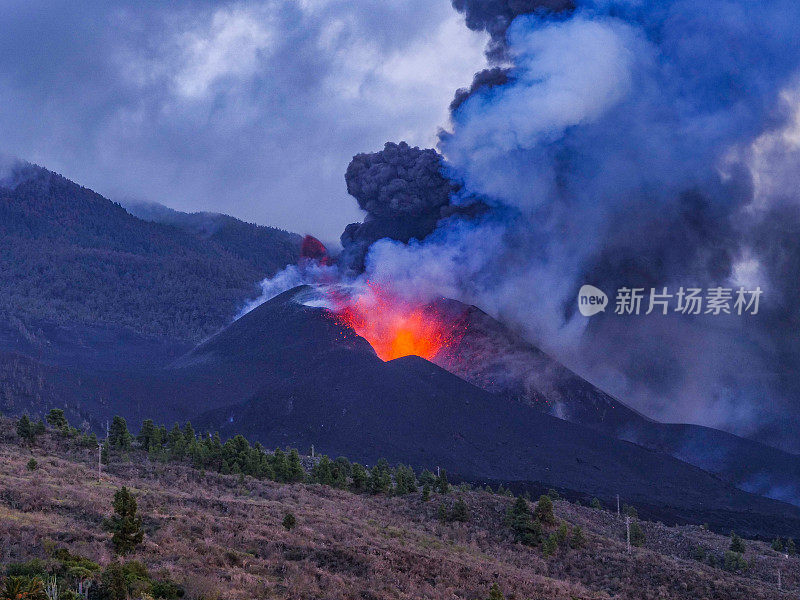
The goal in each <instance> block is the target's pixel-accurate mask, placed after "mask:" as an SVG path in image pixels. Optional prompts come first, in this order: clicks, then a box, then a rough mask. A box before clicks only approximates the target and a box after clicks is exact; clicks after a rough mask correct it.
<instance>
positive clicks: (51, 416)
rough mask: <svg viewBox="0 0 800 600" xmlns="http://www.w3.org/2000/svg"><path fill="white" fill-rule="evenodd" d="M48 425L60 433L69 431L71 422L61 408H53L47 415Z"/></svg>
mask: <svg viewBox="0 0 800 600" xmlns="http://www.w3.org/2000/svg"><path fill="white" fill-rule="evenodd" d="M47 424H48V425H50V427H52V428H54V429H58V430H59V431H66V430H68V429H69V422H68V421H67V417H65V416H64V411H63V410H61V409H60V408H52V409H50V412H49V413H47Z"/></svg>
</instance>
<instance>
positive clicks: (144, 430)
mask: <svg viewBox="0 0 800 600" xmlns="http://www.w3.org/2000/svg"><path fill="white" fill-rule="evenodd" d="M156 431H157V430H156V426H155V423H153V420H152V419H146V420H145V421H143V422H142V426H141V427H140V428H139V435H137V436H136V441H137V442H138V443H139V446H140V447H141V448H142V449H143V450H144V451H145V452H149V451H150V449H151V444H152V442H153V440H154V439H155V437H156Z"/></svg>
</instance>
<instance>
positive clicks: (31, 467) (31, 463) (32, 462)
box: [25, 458, 39, 471]
mask: <svg viewBox="0 0 800 600" xmlns="http://www.w3.org/2000/svg"><path fill="white" fill-rule="evenodd" d="M25 466H26V467H27V468H28V471H35V470H36V469H38V468H39V463H38V462H36V459H35V458H32V459H30V460H29V461H28V464H27V465H25Z"/></svg>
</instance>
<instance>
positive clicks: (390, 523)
mask: <svg viewBox="0 0 800 600" xmlns="http://www.w3.org/2000/svg"><path fill="white" fill-rule="evenodd" d="M32 456H33V457H35V458H36V460H37V461H38V463H39V467H38V469H37V470H35V471H30V470H28V469H27V468H26V463H27V462H28V461H29V459H30V458H31V457H32ZM105 469H106V470H105V474H104V477H103V480H102V482H98V481H97V474H96V451H94V450H92V449H80V448H78V447H77V446H75V443H74V442H73V441H70V440H66V439H64V438H63V437H61V436H60V435H59V434H54V433H48V434H46V435H44V436H42V437H41V438H39V440H38V441H37V443H36V445H35V446H34V447H33V448H32V449H27V448H23V447H21V446H20V444H19V440H17V439H16V437H15V435H14V433H13V431H12V424H11V422H10V421H9V420H7V419H0V574H2V572H3V566H4V565H7V564H9V563H18V562H22V561H27V560H30V559H33V558H46V547H47V545H48V544H50V545H51V546H52V545H56V546H61V547H66V548H67V549H68V550H69V551H70V552H71V553H73V554H80V555H82V556H86V557H88V558H90V559H92V560H94V561H97V562H99V563H100V564H101V565H107V564H108V563H109V562H110V560H111V558H112V555H111V546H110V544H109V537H110V536H109V534H108V533H107V532H106V531H105V530H104V529H103V527H102V521H103V519H104V518H105V517H107V516H109V514H110V511H111V508H110V507H111V499H112V497H113V494H114V492H115V491H116V490H117V489H119V488H120V486H122V485H126V486H128V487H129V488H130V489H131V490H132V491H133V493H134V494H135V495H136V497H137V500H138V504H139V512H140V513H141V514H142V516H143V518H144V527H145V531H146V535H145V540H144V544H143V545H142V546H141V547H140V549H138V550H137V552H136V553H135V554H133V555H132V556H129V557H127V560H139V561H142V562H143V563H144V564H145V565H146V567H147V568H148V569H149V570H150V572H151V573H158V574H163V575H164V576H169V577H170V578H171V579H173V580H175V581H177V582H178V583H180V584H182V585H183V586H184V588H185V589H186V598H187V600H196V599H198V598H206V599H209V598H225V599H230V600H238V599H242V600H244V599H248V600H249V599H251V598H281V599H283V598H286V599H288V598H293V599H306V598H309V599H310V598H320V597H325V598H331V599H339V598H341V599H345V598H346V599H352V598H365V599H372V600H379V599H384V598H387V599H388V598H395V599H416V598H430V599H432V600H436V599H440V598H442V599H443V598H448V599H452V598H463V599H469V600H473V599H475V598H485V597H487V595H488V590H489V588H490V586H491V585H492V584H493V583H497V584H498V587H499V588H500V590H501V591H502V592H503V593H504V594H505V597H506V598H508V599H512V598H514V599H523V598H527V599H532V600H575V599H579V600H611V599H612V598H613V599H615V600H663V599H664V598H670V599H672V600H696V599H698V598H704V599H709V600H789V599H790V598H795V597H796V596H797V593H798V591H800V559H798V557H796V556H794V557H789V558H785V557H784V555H782V554H779V553H777V552H774V551H772V550H771V549H770V548H769V546H768V545H767V544H765V543H762V542H755V541H751V540H748V541H747V551H746V553H745V555H744V557H745V559H746V560H747V561H748V565H749V567H748V568H747V569H746V570H743V571H740V572H738V573H735V572H729V571H726V570H723V569H722V568H715V567H711V566H709V565H708V564H704V563H702V562H698V561H697V560H695V559H694V558H692V557H693V556H697V548H703V549H704V552H705V553H707V554H709V555H720V556H721V555H722V554H723V553H724V551H725V550H726V549H727V547H728V544H729V540H728V538H727V537H722V536H717V535H714V534H712V533H710V532H708V531H705V530H703V529H702V528H701V527H666V526H664V525H660V524H657V523H649V522H642V523H641V526H642V529H643V530H644V532H645V535H646V541H645V543H644V546H643V547H641V548H633V551H632V554H631V555H627V554H626V553H625V545H624V541H623V531H624V526H623V525H622V523H621V521H620V520H619V519H618V518H617V516H616V515H615V514H613V513H611V512H607V511H603V510H596V509H591V508H586V507H582V506H578V505H575V504H571V503H569V502H565V501H557V502H555V515H556V517H557V518H558V519H559V520H564V521H565V522H566V523H567V526H568V528H569V529H572V528H574V527H575V526H580V527H581V528H582V530H583V532H584V534H585V537H586V543H585V545H584V546H583V547H579V548H570V547H568V546H562V547H559V548H558V549H557V550H556V552H555V554H553V555H552V556H549V557H547V556H544V555H543V553H542V550H541V549H540V548H530V547H526V546H522V545H520V544H517V543H515V542H514V541H513V537H512V535H511V532H510V530H509V528H508V526H507V525H506V522H505V518H504V515H505V513H506V510H507V509H508V507H509V506H510V505H511V504H512V502H513V500H512V499H511V498H508V497H505V496H500V495H496V494H491V493H487V492H484V491H461V490H454V491H453V492H451V493H450V494H447V495H442V494H437V493H434V494H432V497H431V500H430V501H428V502H425V501H423V500H422V498H421V494H420V493H419V492H417V493H412V494H409V495H406V496H387V495H365V494H354V493H351V492H348V491H344V490H339V489H333V488H331V487H328V486H323V485H317V484H313V485H310V484H279V483H275V482H270V481H259V480H256V479H253V478H250V477H244V478H239V477H236V476H223V475H219V474H215V473H210V472H209V473H206V472H201V471H197V470H195V469H192V468H190V467H189V466H188V465H182V464H176V463H168V464H160V463H151V462H149V461H148V460H147V459H146V458H143V453H141V452H137V451H134V452H132V453H130V454H129V457H128V460H123V459H122V457H115V456H114V455H112V461H111V463H110V464H109V465H108V466H107V467H105ZM456 499H462V500H464V501H465V503H466V505H467V507H468V521H467V522H464V523H458V522H455V523H453V522H450V523H447V522H441V521H440V520H439V519H438V518H437V512H438V511H437V507H438V506H439V504H441V503H444V504H445V506H452V505H453V503H454V502H455V501H456ZM288 512H292V513H293V514H294V515H295V516H296V520H297V526H296V527H295V528H294V529H292V530H291V531H287V530H286V529H285V528H284V527H282V526H281V522H282V520H283V519H284V516H285V515H286V514H287V513H288ZM779 569H780V570H781V575H782V587H783V591H779V590H778V588H777V582H776V576H777V572H778V570H779Z"/></svg>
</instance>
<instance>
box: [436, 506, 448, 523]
mask: <svg viewBox="0 0 800 600" xmlns="http://www.w3.org/2000/svg"><path fill="white" fill-rule="evenodd" d="M436 518H437V519H439V520H440V521H441V522H442V523H444V522H445V521H447V519H448V514H447V505H446V504H445V503H444V502H440V503H439V507H438V508H437V509H436Z"/></svg>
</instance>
